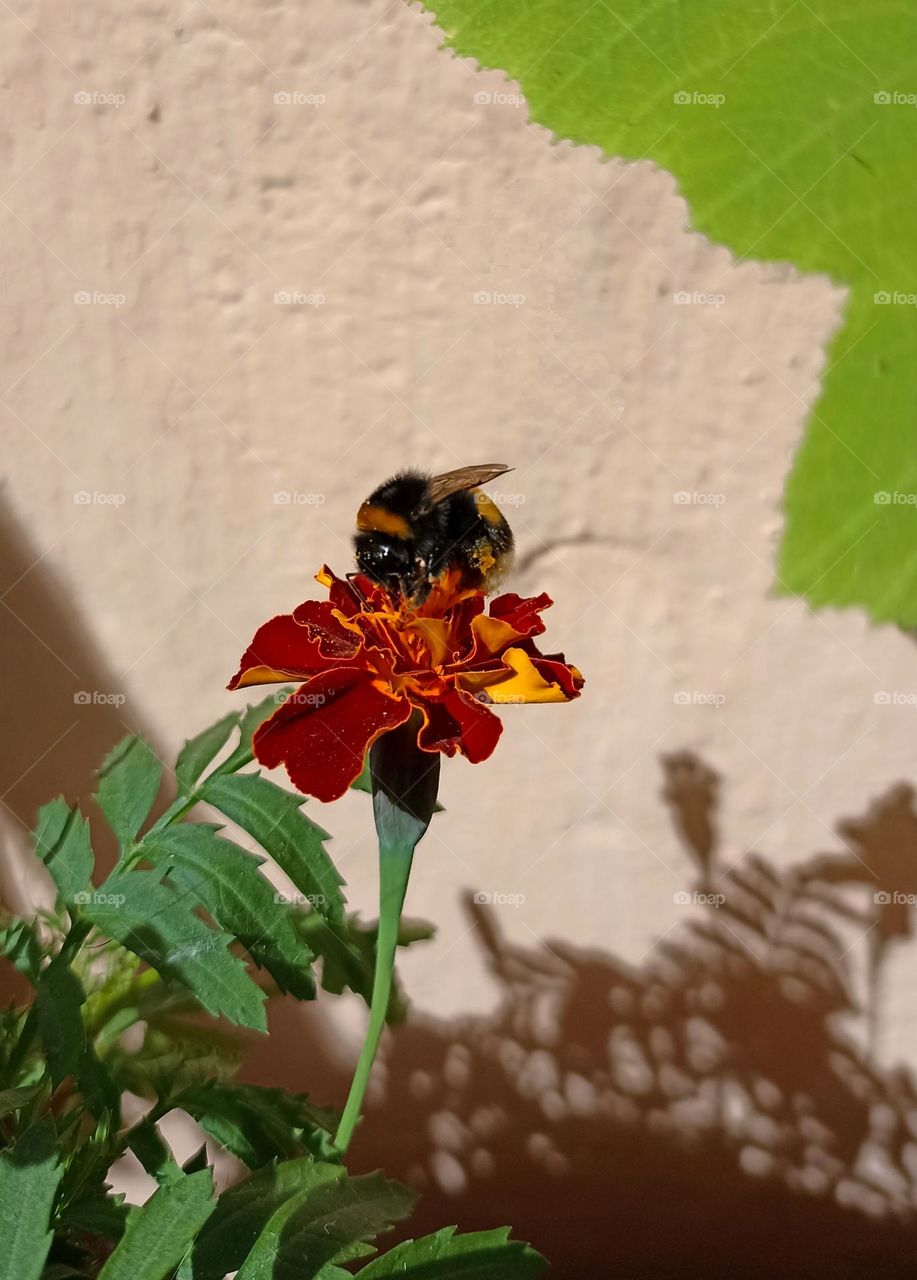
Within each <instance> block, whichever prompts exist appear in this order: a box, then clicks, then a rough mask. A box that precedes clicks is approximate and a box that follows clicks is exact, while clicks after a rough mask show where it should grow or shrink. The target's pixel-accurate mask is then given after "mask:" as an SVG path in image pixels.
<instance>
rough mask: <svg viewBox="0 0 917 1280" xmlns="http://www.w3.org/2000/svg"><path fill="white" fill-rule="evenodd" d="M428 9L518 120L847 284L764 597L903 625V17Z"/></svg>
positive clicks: (907, 28)
mask: <svg viewBox="0 0 917 1280" xmlns="http://www.w3.org/2000/svg"><path fill="white" fill-rule="evenodd" d="M426 4H427V7H428V8H430V9H431V10H432V11H433V12H434V13H435V15H436V18H437V21H438V22H439V23H440V25H441V26H442V28H443V29H444V31H445V32H446V42H447V44H449V45H451V46H452V47H453V48H454V49H455V50H456V51H457V52H458V53H460V54H465V55H468V56H471V57H473V58H475V59H477V60H478V62H480V63H481V64H483V65H485V66H487V67H499V68H502V69H504V70H505V71H507V72H508V73H509V75H510V76H511V77H513V78H514V79H516V80H518V81H519V82H520V85H521V87H522V90H523V92H524V94H525V97H526V99H527V102H528V105H529V110H530V113H531V116H532V119H533V120H535V121H537V122H538V123H539V124H542V125H544V126H546V127H547V128H548V129H550V130H552V131H553V132H554V133H555V134H557V135H559V136H560V137H563V138H570V139H573V140H574V141H576V142H580V143H592V144H595V145H597V146H599V147H601V148H602V150H603V151H605V152H606V153H607V154H608V155H619V156H623V157H626V158H628V159H636V158H649V159H652V160H655V161H656V162H657V163H658V164H660V165H662V166H664V167H665V168H666V169H669V170H671V172H672V173H673V174H674V175H675V176H676V178H677V179H678V181H679V183H680V185H681V188H682V191H683V192H684V194H685V197H686V199H687V201H688V204H689V207H690V211H691V219H692V223H693V225H694V226H695V227H696V228H698V229H699V230H701V231H703V232H704V233H705V234H706V235H708V236H709V237H710V238H711V239H713V240H716V241H720V242H722V243H723V244H725V245H727V246H728V247H729V248H730V249H732V250H733V252H734V253H735V254H737V255H738V256H739V257H742V258H760V259H765V260H778V261H787V262H791V263H794V264H795V265H796V266H797V267H798V268H800V269H801V270H803V271H817V272H825V273H827V274H828V275H829V276H831V277H832V278H833V279H834V280H836V281H838V282H841V283H843V284H846V285H849V286H850V299H849V302H848V305H847V309H846V313H845V318H844V324H843V327H842V329H841V330H840V332H839V333H838V334H837V336H836V337H835V339H834V341H833V343H832V345H831V347H830V350H829V353H828V363H827V369H826V373H825V376H824V383H823V389H822V394H821V397H820V399H819V400H818V402H817V404H816V405H815V408H814V410H813V411H812V413H811V415H810V419H809V424H808V429H807V435H806V439H805V443H804V445H803V447H802V449H801V450H800V452H799V454H798V457H797V460H796V467H795V470H794V472H793V475H792V477H791V479H790V482H789V485H788V488H787V497H786V503H787V524H786V530H785V535H784V541H783V547H782V551H781V556H780V566H779V581H780V584H781V586H782V587H783V588H784V589H785V590H790V591H795V592H799V593H801V594H804V595H805V596H807V598H808V599H809V600H810V601H811V602H812V603H813V604H816V605H826V604H832V605H851V604H860V605H864V606H865V607H866V608H867V609H868V610H869V611H870V612H871V614H872V615H873V617H874V618H877V619H880V620H884V619H888V620H894V621H897V622H899V623H901V624H904V625H907V626H915V625H917V592H915V591H914V589H913V587H914V582H915V579H917V506H915V504H917V451H915V450H914V448H913V439H914V433H915V425H917V424H915V416H917V411H915V405H917V361H915V360H914V358H913V353H914V340H913V333H914V323H915V312H914V304H915V301H917V234H915V231H917V214H915V209H917V199H915V196H917V170H915V167H914V164H913V156H914V153H915V142H917V110H915V109H914V92H915V85H914V84H912V83H911V81H912V79H913V77H912V73H911V70H910V67H911V62H912V58H911V56H910V50H912V49H913V48H914V47H915V43H917V9H915V8H914V7H913V6H910V7H909V6H907V5H892V6H888V5H886V6H878V7H876V6H870V5H864V4H863V3H862V0H773V2H772V3H768V4H766V5H765V4H735V3H733V2H732V0H693V2H692V3H691V4H685V3H684V2H683V0H656V2H655V3H652V4H647V3H646V0H614V2H613V3H609V4H606V3H601V4H596V3H594V0H538V2H537V3H535V4H522V3H520V0H484V3H482V2H481V0H426ZM672 287H673V291H677V290H678V287H679V286H678V281H677V280H675V281H673V282H672ZM775 376H777V375H775ZM742 425H744V424H737V427H741V426H742ZM770 426H771V423H769V422H761V423H759V424H755V427H754V431H755V435H756V436H757V435H760V434H762V433H763V432H766V430H767V428H768V427H770ZM563 430H564V424H563V423H561V424H560V431H561V432H563ZM742 443H743V442H742V440H741V439H739V438H737V441H736V444H737V448H741V447H742ZM877 495H880V496H878V497H877ZM882 495H885V496H888V495H891V500H890V501H884V500H883V497H882ZM896 495H897V496H896Z"/></svg>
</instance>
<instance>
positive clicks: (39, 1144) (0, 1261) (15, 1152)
mask: <svg viewBox="0 0 917 1280" xmlns="http://www.w3.org/2000/svg"><path fill="white" fill-rule="evenodd" d="M56 1143H57V1134H56V1132H55V1128H54V1122H53V1120H51V1118H50V1116H45V1117H44V1118H43V1119H42V1120H40V1121H39V1122H38V1123H37V1124H36V1125H33V1127H32V1128H31V1129H28V1130H27V1131H26V1132H25V1133H24V1134H23V1135H22V1137H21V1138H20V1139H19V1141H18V1142H17V1143H16V1145H15V1147H13V1149H12V1150H11V1151H4V1152H3V1153H2V1155H0V1267H2V1268H3V1271H2V1274H3V1275H4V1276H9V1278H10V1280H14V1277H15V1280H39V1276H40V1275H41V1272H42V1267H43V1266H44V1261H45V1258H46V1257H47V1256H48V1250H49V1248H50V1247H51V1237H52V1233H51V1229H50V1223H51V1207H52V1205H53V1203H54V1195H55V1192H56V1191H57V1184H58V1183H59V1182H60V1178H61V1166H60V1164H59V1162H58V1158H57V1152H56Z"/></svg>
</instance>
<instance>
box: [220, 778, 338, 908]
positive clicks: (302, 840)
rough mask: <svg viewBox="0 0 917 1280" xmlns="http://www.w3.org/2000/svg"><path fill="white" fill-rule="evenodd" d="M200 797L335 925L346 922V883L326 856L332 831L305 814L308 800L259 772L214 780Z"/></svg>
mask: <svg viewBox="0 0 917 1280" xmlns="http://www.w3.org/2000/svg"><path fill="white" fill-rule="evenodd" d="M200 794H201V798H202V799H204V800H206V801H207V803H208V804H212V805H213V807H214V808H215V809H219V811H220V813H223V814H225V815H226V817H227V818H230V819H231V820H232V821H233V822H235V823H237V824H238V825H239V826H240V827H241V828H242V830H243V831H247V832H248V834H249V835H250V836H252V837H253V838H254V839H255V840H257V841H258V843H259V844H260V845H261V847H262V848H263V849H264V850H265V851H266V852H267V853H269V854H270V855H271V857H272V858H273V859H274V861H275V862H276V863H277V864H278V866H280V867H281V868H282V870H283V871H285V872H286V874H287V875H288V876H289V877H290V879H291V880H292V881H293V883H294V884H295V885H296V888H297V889H298V890H299V892H300V893H301V894H302V895H303V896H304V897H305V898H308V900H309V902H310V903H311V905H312V906H313V907H314V908H315V909H316V910H317V911H320V912H321V913H322V915H325V916H327V917H328V918H329V919H331V920H340V919H342V918H343V915H344V895H343V894H342V893H341V885H342V884H343V883H344V881H343V880H342V879H341V877H340V876H339V875H338V873H337V870H336V869H335V866H334V863H333V862H332V861H331V859H330V858H329V857H328V854H327V853H326V852H325V845H324V842H325V841H326V840H327V839H328V833H327V831H323V830H322V829H321V827H319V826H317V825H316V824H315V823H314V822H312V821H311V820H310V819H309V818H307V817H306V815H305V814H304V813H303V812H302V805H303V804H304V803H305V800H304V797H303V796H300V795H293V794H292V793H291V792H289V791H284V790H283V788H282V787H278V786H277V785H276V784H275V783H273V782H271V781H270V779H269V778H262V776H261V775H260V773H240V774H233V775H229V774H219V775H212V776H211V777H209V778H208V779H207V780H206V782H205V783H204V785H203V787H202V788H201V792H200Z"/></svg>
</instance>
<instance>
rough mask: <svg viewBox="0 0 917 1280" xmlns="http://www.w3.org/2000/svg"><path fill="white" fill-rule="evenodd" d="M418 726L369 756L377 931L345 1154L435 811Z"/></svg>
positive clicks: (342, 1129)
mask: <svg viewBox="0 0 917 1280" xmlns="http://www.w3.org/2000/svg"><path fill="white" fill-rule="evenodd" d="M420 724H421V720H420V718H419V716H414V717H412V718H411V719H410V720H409V721H408V722H407V723H406V724H403V725H402V726H401V727H400V728H398V729H393V730H391V731H390V732H389V733H386V734H383V735H382V737H381V738H378V739H377V740H376V741H375V742H374V743H373V745H372V747H371V749H370V753H369V772H370V777H371V779H372V789H373V818H374V820H375V823H376V835H377V836H378V837H379V933H378V936H377V939H376V970H375V974H374V975H373V993H372V999H371V1002H370V1009H369V1027H368V1029H367V1032H366V1039H365V1040H364V1041H363V1048H362V1050H361V1052H360V1059H359V1061H358V1063H357V1069H356V1071H355V1073H354V1077H353V1083H352V1084H351V1086H350V1094H349V1096H348V1098H347V1105H346V1106H345V1107H344V1114H343V1115H342V1116H341V1123H340V1126H339V1127H338V1131H337V1134H336V1136H335V1140H334V1144H335V1146H336V1147H337V1149H338V1151H339V1152H340V1153H341V1154H343V1153H344V1152H345V1151H346V1150H347V1147H348V1145H349V1143H350V1139H351V1138H352V1137H353V1131H354V1129H355V1128H356V1126H357V1122H358V1120H359V1119H360V1109H361V1107H362V1106H363V1097H364V1095H365V1093H366V1085H367V1082H368V1080H369V1073H370V1071H371V1070H372V1065H373V1062H374V1061H375V1057H376V1050H377V1049H378V1048H379V1039H380V1037H381V1035H382V1028H383V1027H384V1026H385V1017H386V1014H387V1013H388V1003H389V997H390V996H391V992H392V972H393V970H394V967H395V949H396V947H397V946H398V925H399V922H400V920H401V908H402V906H403V905H404V895H405V893H406V892H407V887H408V877H409V876H410V874H411V860H412V859H413V857H414V850H415V849H416V847H417V844H418V842H419V841H420V839H421V838H422V836H423V834H424V832H425V831H426V829H427V827H428V826H429V825H430V819H431V817H432V816H433V813H434V811H435V809H436V793H437V790H438V788H439V760H440V758H439V754H438V753H430V752H428V751H421V749H420V747H419V746H418V745H417V733H418V730H419V728H420Z"/></svg>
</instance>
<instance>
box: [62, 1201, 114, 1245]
mask: <svg viewBox="0 0 917 1280" xmlns="http://www.w3.org/2000/svg"><path fill="white" fill-rule="evenodd" d="M127 1215H128V1207H127V1205H126V1204H125V1203H124V1196H123V1195H122V1194H119V1195H111V1194H109V1193H108V1192H105V1191H101V1190H99V1191H93V1192H90V1194H89V1195H87V1196H85V1197H84V1198H83V1199H81V1200H77V1201H75V1202H74V1203H73V1204H69V1205H67V1207H66V1208H65V1209H63V1210H62V1211H61V1214H60V1220H61V1222H62V1223H66V1225H67V1226H72V1227H76V1228H77V1230H79V1231H88V1232H90V1234H92V1235H97V1236H109V1237H110V1238H111V1239H113V1240H120V1239H121V1236H122V1235H123V1234H124V1228H125V1226H126V1225H127Z"/></svg>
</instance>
